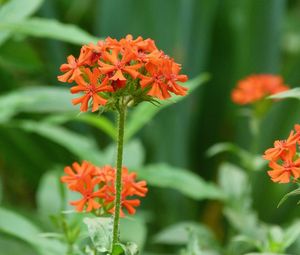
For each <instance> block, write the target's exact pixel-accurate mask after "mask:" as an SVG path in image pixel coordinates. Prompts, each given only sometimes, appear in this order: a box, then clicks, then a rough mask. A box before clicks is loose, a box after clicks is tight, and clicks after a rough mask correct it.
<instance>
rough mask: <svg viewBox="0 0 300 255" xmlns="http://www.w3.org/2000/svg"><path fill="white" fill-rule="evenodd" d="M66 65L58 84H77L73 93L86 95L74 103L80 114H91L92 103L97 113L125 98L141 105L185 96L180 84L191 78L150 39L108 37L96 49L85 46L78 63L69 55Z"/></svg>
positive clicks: (91, 45)
mask: <svg viewBox="0 0 300 255" xmlns="http://www.w3.org/2000/svg"><path fill="white" fill-rule="evenodd" d="M67 61H68V63H67V64H62V65H61V67H60V70H61V71H62V72H63V73H64V74H62V75H60V76H58V80H59V81H61V82H75V83H76V85H75V86H74V87H72V88H71V92H72V93H83V95H82V96H81V97H79V98H76V99H74V100H73V101H72V102H73V104H79V103H80V104H81V108H80V110H81V111H87V110H88V108H89V102H90V101H91V102H92V111H97V110H98V109H99V107H100V106H107V107H108V106H111V105H113V104H112V103H109V102H113V103H115V102H117V101H118V100H116V99H120V98H124V97H126V98H127V99H128V97H129V98H131V99H132V101H133V102H135V103H138V102H141V101H151V100H154V99H161V100H163V99H167V98H169V97H171V93H173V94H176V95H181V96H183V95H186V91H187V88H185V87H183V86H181V84H179V83H180V82H181V83H183V82H186V81H187V80H188V77H187V76H186V75H183V74H180V71H181V67H180V65H179V64H178V63H176V62H175V61H174V60H173V59H172V58H170V57H169V56H167V55H166V54H165V53H163V52H162V51H160V50H158V49H157V47H156V45H155V42H154V41H153V40H151V39H146V40H144V39H143V38H142V37H140V36H139V37H138V38H136V39H134V38H133V37H132V35H127V36H126V37H125V38H122V39H121V40H116V39H113V38H110V37H108V38H106V39H105V40H104V41H99V42H98V43H97V44H96V45H94V44H91V43H90V44H88V45H84V46H82V48H81V51H80V55H79V57H78V59H76V58H75V57H74V56H72V55H70V56H69V57H68V58H67ZM131 105H132V104H131ZM133 105H134V104H133Z"/></svg>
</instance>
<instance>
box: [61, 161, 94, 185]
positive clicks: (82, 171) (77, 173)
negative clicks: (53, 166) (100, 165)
mask: <svg viewBox="0 0 300 255" xmlns="http://www.w3.org/2000/svg"><path fill="white" fill-rule="evenodd" d="M64 171H65V173H66V174H67V176H63V177H61V181H62V182H65V183H67V184H68V187H69V189H71V190H72V189H74V188H75V187H76V185H77V183H78V181H80V180H82V181H84V180H85V178H86V177H87V176H91V175H92V174H94V173H95V171H96V169H95V166H94V165H92V164H90V163H89V162H87V161H83V162H82V164H81V165H79V164H78V163H77V162H74V163H73V164H72V167H70V166H67V167H65V169H64Z"/></svg>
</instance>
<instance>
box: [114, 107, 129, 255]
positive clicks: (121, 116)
mask: <svg viewBox="0 0 300 255" xmlns="http://www.w3.org/2000/svg"><path fill="white" fill-rule="evenodd" d="M125 118H126V105H122V106H121V107H120V108H119V110H118V126H117V127H118V136H117V162H116V165H117V166H116V167H117V175H116V182H115V189H116V198H115V213H114V225H113V239H112V251H113V249H114V246H115V244H116V243H118V242H119V221H120V209H121V193H122V161H123V146H124V128H125Z"/></svg>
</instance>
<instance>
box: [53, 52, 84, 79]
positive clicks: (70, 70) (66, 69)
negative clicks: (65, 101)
mask: <svg viewBox="0 0 300 255" xmlns="http://www.w3.org/2000/svg"><path fill="white" fill-rule="evenodd" d="M88 57H89V55H88V51H87V48H86V47H82V48H81V50H80V56H79V58H78V60H76V59H75V57H74V56H73V55H70V56H68V58H67V61H68V64H62V65H61V66H60V71H61V72H63V73H65V74H63V75H59V76H57V79H58V80H59V81H61V82H73V81H74V80H75V78H76V77H78V76H80V74H81V70H80V68H81V67H82V66H84V64H85V63H86V60H87V58H88Z"/></svg>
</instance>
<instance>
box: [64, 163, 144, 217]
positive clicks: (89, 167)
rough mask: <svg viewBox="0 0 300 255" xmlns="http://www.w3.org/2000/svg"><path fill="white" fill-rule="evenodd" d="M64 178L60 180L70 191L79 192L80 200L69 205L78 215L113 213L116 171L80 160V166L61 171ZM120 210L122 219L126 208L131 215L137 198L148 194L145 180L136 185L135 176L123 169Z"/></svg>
mask: <svg viewBox="0 0 300 255" xmlns="http://www.w3.org/2000/svg"><path fill="white" fill-rule="evenodd" d="M64 171H65V173H66V175H65V176H63V177H61V181H62V182H64V183H67V185H68V188H69V189H70V190H72V191H75V192H79V193H80V194H81V195H82V198H81V199H79V200H77V201H72V202H70V204H71V205H73V206H75V208H76V210H77V211H78V212H82V211H84V210H85V211H86V212H91V211H95V210H97V211H98V212H100V214H101V215H105V214H107V213H109V214H113V213H114V200H115V194H116V191H115V175H116V170H115V168H113V167H111V166H108V165H107V166H104V167H97V166H94V165H93V164H91V163H89V162H87V161H83V162H82V164H81V165H80V164H79V163H77V162H75V163H73V164H72V166H67V167H65V169H64ZM122 186H123V187H122V193H121V211H120V215H121V216H122V217H123V216H124V212H123V210H122V209H123V208H125V209H126V210H127V211H128V213H129V214H134V213H135V211H136V209H135V207H137V206H139V205H140V200H139V199H137V198H135V197H136V196H139V197H144V196H145V195H146V193H147V191H148V189H147V183H146V181H139V182H136V173H134V172H131V173H129V172H128V169H127V168H125V167H123V169H122Z"/></svg>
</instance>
